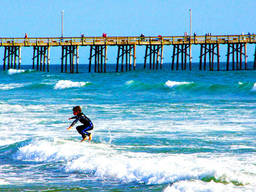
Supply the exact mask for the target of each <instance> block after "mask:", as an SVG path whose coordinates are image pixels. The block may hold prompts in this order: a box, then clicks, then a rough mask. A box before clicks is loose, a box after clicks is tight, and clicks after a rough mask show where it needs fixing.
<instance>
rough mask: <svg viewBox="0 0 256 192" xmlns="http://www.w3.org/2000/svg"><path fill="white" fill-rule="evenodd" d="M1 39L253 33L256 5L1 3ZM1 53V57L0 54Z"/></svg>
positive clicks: (195, 0) (249, 1)
mask: <svg viewBox="0 0 256 192" xmlns="http://www.w3.org/2000/svg"><path fill="white" fill-rule="evenodd" d="M0 2H1V6H0V13H1V14H0V29H1V30H0V37H24V34H25V33H27V34H28V36H29V37H58V36H60V35H61V11H62V10H63V11H64V36H66V37H71V36H80V35H81V34H84V35H85V36H101V35H102V33H107V35H108V36H137V35H140V34H141V33H143V34H144V35H145V36H155V35H163V36H172V35H183V34H184V32H189V9H192V33H196V34H197V35H204V34H206V33H211V34H214V35H227V34H242V33H248V32H250V33H256V31H255V29H256V11H255V7H256V0H184V1H181V0H125V1H124V0H97V1H96V0H94V1H93V0H0ZM0 54H1V53H0Z"/></svg>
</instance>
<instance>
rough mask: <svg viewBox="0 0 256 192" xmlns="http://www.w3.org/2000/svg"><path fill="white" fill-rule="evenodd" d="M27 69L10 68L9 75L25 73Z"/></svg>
mask: <svg viewBox="0 0 256 192" xmlns="http://www.w3.org/2000/svg"><path fill="white" fill-rule="evenodd" d="M25 72H26V71H25V70H24V69H9V70H8V74H9V75H14V74H18V73H25Z"/></svg>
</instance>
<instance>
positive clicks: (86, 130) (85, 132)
mask: <svg viewBox="0 0 256 192" xmlns="http://www.w3.org/2000/svg"><path fill="white" fill-rule="evenodd" d="M90 130H93V125H92V124H91V125H90V126H88V127H86V128H85V129H84V130H83V131H82V133H84V134H86V135H87V136H89V140H92V134H91V133H89V132H88V131H90Z"/></svg>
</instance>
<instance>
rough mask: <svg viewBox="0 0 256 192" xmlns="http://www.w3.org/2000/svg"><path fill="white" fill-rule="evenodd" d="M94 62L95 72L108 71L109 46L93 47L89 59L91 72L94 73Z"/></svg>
mask: <svg viewBox="0 0 256 192" xmlns="http://www.w3.org/2000/svg"><path fill="white" fill-rule="evenodd" d="M93 61H94V72H95V73H102V72H104V73H105V72H106V70H107V46H106V45H91V46H90V57H89V72H91V71H92V63H93Z"/></svg>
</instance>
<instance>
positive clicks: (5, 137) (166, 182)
mask: <svg viewBox="0 0 256 192" xmlns="http://www.w3.org/2000/svg"><path fill="white" fill-rule="evenodd" d="M80 67H83V66H80ZM80 71H81V73H79V74H63V73H59V69H58V70H54V69H51V72H49V73H44V72H35V71H33V70H27V69H22V70H9V71H5V72H3V71H0V79H1V82H0V109H1V110H0V119H1V121H0V191H11V190H12V191H29V190H30V191H165V192H168V191H171V192H173V191H175V192H176V191H177V192H179V191H180V192H181V191H200V192H202V191H216V192H217V191H218V192H219V191H225V192H226V191H230V192H233V191H255V189H256V129H255V127H256V120H255V117H256V110H255V109H256V79H255V75H256V72H255V71H229V72H225V71H220V72H204V71H203V72H200V71H197V70H193V71H184V72H182V71H178V72H177V71H170V70H166V69H165V70H159V71H149V70H146V71H144V70H140V69H139V70H136V71H133V72H127V73H105V74H99V73H87V72H83V71H85V69H84V70H83V69H81V70H80ZM75 105H80V106H81V107H82V109H83V111H84V113H85V114H86V115H87V116H88V117H89V118H90V119H91V120H92V121H93V123H94V126H95V129H94V131H93V141H92V142H91V143H89V142H83V143H80V139H81V137H80V135H79V134H78V133H77V132H76V130H75V128H73V129H71V130H69V131H68V130H67V129H66V128H67V127H68V126H69V125H70V124H71V121H69V120H68V118H69V117H71V116H72V107H73V106H75Z"/></svg>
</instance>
